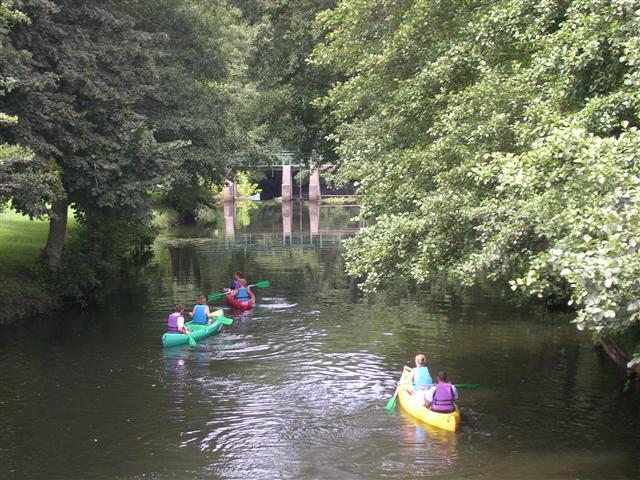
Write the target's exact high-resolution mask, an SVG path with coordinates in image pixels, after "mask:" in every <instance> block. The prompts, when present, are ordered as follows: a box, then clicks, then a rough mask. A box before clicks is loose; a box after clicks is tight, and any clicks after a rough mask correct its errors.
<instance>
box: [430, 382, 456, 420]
mask: <svg viewBox="0 0 640 480" xmlns="http://www.w3.org/2000/svg"><path fill="white" fill-rule="evenodd" d="M453 398H454V396H453V389H452V388H451V384H450V383H438V384H436V391H435V392H433V402H431V410H433V411H434V412H440V413H449V412H453V411H454V410H455V407H454V406H453Z"/></svg>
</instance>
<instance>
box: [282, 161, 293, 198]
mask: <svg viewBox="0 0 640 480" xmlns="http://www.w3.org/2000/svg"><path fill="white" fill-rule="evenodd" d="M291 193H292V188H291V165H283V166H282V201H283V202H289V201H290V200H291Z"/></svg>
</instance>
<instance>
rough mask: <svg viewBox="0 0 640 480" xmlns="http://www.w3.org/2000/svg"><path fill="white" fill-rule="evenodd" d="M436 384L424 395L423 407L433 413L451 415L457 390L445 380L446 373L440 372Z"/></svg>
mask: <svg viewBox="0 0 640 480" xmlns="http://www.w3.org/2000/svg"><path fill="white" fill-rule="evenodd" d="M436 381H437V382H438V383H436V384H435V385H433V386H432V387H431V388H430V389H429V390H427V392H426V393H425V396H424V397H425V403H424V404H425V406H426V407H428V408H429V409H431V410H433V411H434V412H438V413H451V412H453V411H454V410H455V407H454V405H453V402H454V401H455V400H458V398H459V396H458V390H457V389H456V386H455V385H452V384H451V383H449V381H448V380H447V372H445V371H442V370H440V371H439V372H438V374H437V375H436Z"/></svg>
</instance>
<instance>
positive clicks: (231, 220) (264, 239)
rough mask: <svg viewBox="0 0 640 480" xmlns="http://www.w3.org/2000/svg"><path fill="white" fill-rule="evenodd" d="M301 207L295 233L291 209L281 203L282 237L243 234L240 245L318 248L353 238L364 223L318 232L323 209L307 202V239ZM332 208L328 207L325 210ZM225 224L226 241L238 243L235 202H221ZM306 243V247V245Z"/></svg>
mask: <svg viewBox="0 0 640 480" xmlns="http://www.w3.org/2000/svg"><path fill="white" fill-rule="evenodd" d="M296 204H297V205H300V224H299V229H298V231H296V232H294V231H293V228H292V227H293V221H292V218H293V215H292V213H293V211H292V210H293V207H292V204H291V202H282V234H279V233H274V232H268V233H245V234H243V235H242V238H243V239H242V240H241V241H240V243H244V244H245V246H249V245H250V246H251V247H252V248H260V247H261V246H264V247H273V246H274V245H294V244H297V243H299V244H301V245H311V246H315V245H319V246H320V247H322V244H323V243H326V242H328V243H336V242H341V241H342V240H343V239H345V238H348V237H350V236H352V235H353V234H354V233H356V232H358V231H359V230H361V229H362V228H363V227H364V220H361V221H360V225H358V226H357V227H353V228H342V229H340V230H336V229H331V230H325V231H322V230H321V229H320V209H321V208H324V207H322V206H321V205H320V202H308V203H307V205H308V209H309V231H308V236H307V234H306V233H305V232H304V231H303V228H302V224H303V222H302V204H301V203H298V202H296ZM328 208H331V207H328ZM224 224H225V241H226V242H227V243H228V242H233V243H238V239H236V228H235V226H236V202H224ZM307 239H308V243H307Z"/></svg>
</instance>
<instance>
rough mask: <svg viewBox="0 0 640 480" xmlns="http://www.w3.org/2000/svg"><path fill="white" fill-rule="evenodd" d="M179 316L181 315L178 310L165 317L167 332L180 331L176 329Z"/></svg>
mask: <svg viewBox="0 0 640 480" xmlns="http://www.w3.org/2000/svg"><path fill="white" fill-rule="evenodd" d="M181 316H182V315H181V314H180V313H178V312H176V313H172V314H171V315H169V317H168V318H167V332H168V333H180V331H179V330H178V318H180V317H181Z"/></svg>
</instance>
